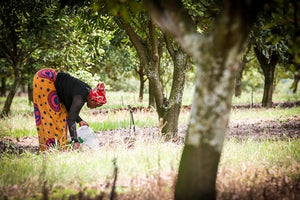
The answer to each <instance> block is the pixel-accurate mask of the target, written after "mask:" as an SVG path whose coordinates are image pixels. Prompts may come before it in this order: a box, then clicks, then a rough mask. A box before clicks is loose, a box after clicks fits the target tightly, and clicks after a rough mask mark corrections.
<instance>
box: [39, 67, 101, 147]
mask: <svg viewBox="0 0 300 200" xmlns="http://www.w3.org/2000/svg"><path fill="white" fill-rule="evenodd" d="M85 102H87V106H88V107H89V108H96V107H99V106H102V105H103V104H105V103H106V97H105V88H104V84H103V83H101V84H98V85H97V87H96V88H94V89H91V87H90V86H89V85H88V84H86V83H84V82H82V81H81V80H79V79H77V78H75V77H73V76H71V75H69V74H67V73H62V72H58V71H57V70H55V69H42V70H40V71H38V72H37V73H36V74H35V76H34V78H33V103H34V114H35V122H36V127H37V131H38V135H39V148H40V150H41V151H44V150H47V149H48V148H49V147H51V146H56V147H58V148H61V149H67V147H68V140H67V132H68V129H69V132H70V135H71V139H72V142H73V144H74V146H73V147H74V149H78V148H80V144H79V143H78V138H77V132H76V122H77V123H78V124H79V126H83V125H87V126H88V123H87V122H86V121H84V120H82V119H81V117H80V116H79V113H80V110H81V109H82V107H83V105H84V104H85Z"/></svg>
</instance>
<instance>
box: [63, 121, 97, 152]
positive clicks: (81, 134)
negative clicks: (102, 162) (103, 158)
mask: <svg viewBox="0 0 300 200" xmlns="http://www.w3.org/2000/svg"><path fill="white" fill-rule="evenodd" d="M68 136H69V134H68ZM77 137H78V140H79V142H80V146H81V148H82V149H83V150H85V149H93V150H97V149H99V148H100V145H99V141H98V139H97V137H96V135H95V133H94V131H93V129H91V128H90V127H88V126H81V127H80V128H79V129H77ZM68 138H69V137H68Z"/></svg>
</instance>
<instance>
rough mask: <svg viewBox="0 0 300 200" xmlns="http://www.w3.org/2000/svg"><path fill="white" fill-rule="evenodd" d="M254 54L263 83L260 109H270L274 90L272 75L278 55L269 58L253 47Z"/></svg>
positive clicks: (274, 54)
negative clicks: (261, 71)
mask: <svg viewBox="0 0 300 200" xmlns="http://www.w3.org/2000/svg"><path fill="white" fill-rule="evenodd" d="M254 52H255V55H256V57H257V60H258V61H259V64H260V67H261V68H262V70H263V73H264V78H265V83H264V94H263V99H262V107H266V108H272V105H273V101H272V99H273V90H274V74H275V67H276V64H277V63H278V60H279V58H278V55H277V54H276V53H273V54H272V55H271V56H270V58H267V57H265V55H264V54H263V53H262V51H260V50H259V49H258V48H257V47H254Z"/></svg>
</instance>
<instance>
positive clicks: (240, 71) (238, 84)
mask: <svg viewBox="0 0 300 200" xmlns="http://www.w3.org/2000/svg"><path fill="white" fill-rule="evenodd" d="M250 50H251V43H249V44H248V47H247V51H246V52H245V54H244V56H243V58H242V60H241V61H240V63H239V69H238V71H237V73H236V80H235V88H234V95H235V96H236V97H240V96H241V95H242V78H243V72H244V69H245V66H246V63H247V62H248V61H247V54H248V53H249V51H250Z"/></svg>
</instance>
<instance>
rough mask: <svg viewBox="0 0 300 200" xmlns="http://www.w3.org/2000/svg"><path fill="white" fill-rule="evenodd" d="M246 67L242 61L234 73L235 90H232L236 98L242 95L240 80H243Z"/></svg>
mask: <svg viewBox="0 0 300 200" xmlns="http://www.w3.org/2000/svg"><path fill="white" fill-rule="evenodd" d="M245 66H246V60H245V59H243V60H242V61H241V62H240V64H239V69H238V71H237V73H236V78H235V88H234V95H235V96H236V97H240V96H241V95H242V78H243V71H244V69H245Z"/></svg>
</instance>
